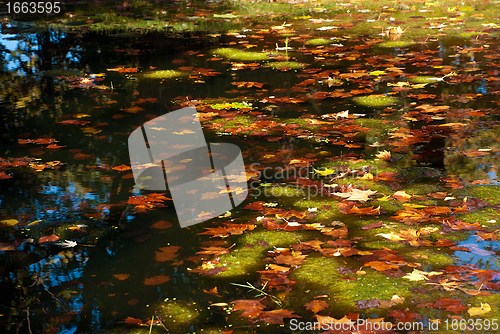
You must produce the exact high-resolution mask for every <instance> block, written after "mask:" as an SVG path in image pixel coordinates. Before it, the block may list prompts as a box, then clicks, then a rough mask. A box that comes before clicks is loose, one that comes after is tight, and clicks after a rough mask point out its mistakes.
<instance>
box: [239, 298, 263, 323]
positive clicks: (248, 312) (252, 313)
mask: <svg viewBox="0 0 500 334" xmlns="http://www.w3.org/2000/svg"><path fill="white" fill-rule="evenodd" d="M232 303H233V310H234V311H243V313H242V314H241V315H242V316H243V317H245V318H250V319H256V318H257V317H258V316H259V315H260V314H261V313H262V310H263V309H264V308H265V306H264V305H263V304H262V303H261V302H260V301H258V300H254V299H238V300H234V301H233V302H232Z"/></svg>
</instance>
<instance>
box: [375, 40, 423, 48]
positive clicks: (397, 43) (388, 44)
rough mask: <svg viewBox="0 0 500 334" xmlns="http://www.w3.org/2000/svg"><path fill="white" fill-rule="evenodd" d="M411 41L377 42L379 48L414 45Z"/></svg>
mask: <svg viewBox="0 0 500 334" xmlns="http://www.w3.org/2000/svg"><path fill="white" fill-rule="evenodd" d="M415 44H416V43H415V42H412V41H401V40H400V41H385V42H382V43H379V44H377V46H378V47H380V48H407V47H409V46H412V45H415Z"/></svg>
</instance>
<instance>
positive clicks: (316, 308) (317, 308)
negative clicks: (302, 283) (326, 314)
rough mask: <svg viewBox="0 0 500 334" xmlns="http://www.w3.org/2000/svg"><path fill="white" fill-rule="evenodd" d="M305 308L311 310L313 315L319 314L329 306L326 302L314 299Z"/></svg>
mask: <svg viewBox="0 0 500 334" xmlns="http://www.w3.org/2000/svg"><path fill="white" fill-rule="evenodd" d="M304 306H305V307H306V310H309V311H311V312H313V313H318V312H321V311H323V310H324V309H326V308H327V307H328V306H329V305H328V303H327V302H325V301H324V300H318V299H314V300H311V301H310V302H309V303H307V304H305V305H304Z"/></svg>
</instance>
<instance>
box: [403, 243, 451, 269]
mask: <svg viewBox="0 0 500 334" xmlns="http://www.w3.org/2000/svg"><path fill="white" fill-rule="evenodd" d="M402 254H403V255H405V257H406V259H407V261H408V262H417V263H421V264H422V266H423V267H424V268H426V269H427V267H428V266H430V270H437V269H443V268H445V267H446V266H450V265H452V264H453V263H454V262H455V259H454V258H453V256H451V255H450V254H446V253H445V252H444V251H443V250H441V251H439V250H436V249H427V248H414V249H410V250H408V251H405V252H402Z"/></svg>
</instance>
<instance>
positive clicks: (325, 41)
mask: <svg viewBox="0 0 500 334" xmlns="http://www.w3.org/2000/svg"><path fill="white" fill-rule="evenodd" d="M331 43H332V40H331V39H326V38H313V39H310V40H308V41H307V42H306V45H312V46H320V45H328V44H331Z"/></svg>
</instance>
